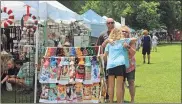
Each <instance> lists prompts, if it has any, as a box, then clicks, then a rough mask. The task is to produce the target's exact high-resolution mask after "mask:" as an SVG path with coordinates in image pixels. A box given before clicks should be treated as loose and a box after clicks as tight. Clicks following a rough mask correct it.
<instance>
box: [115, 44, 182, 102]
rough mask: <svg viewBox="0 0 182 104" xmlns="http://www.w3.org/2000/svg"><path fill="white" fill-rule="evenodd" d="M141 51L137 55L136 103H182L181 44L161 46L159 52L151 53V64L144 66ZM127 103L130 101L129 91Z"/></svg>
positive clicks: (126, 98) (126, 96) (126, 97)
mask: <svg viewBox="0 0 182 104" xmlns="http://www.w3.org/2000/svg"><path fill="white" fill-rule="evenodd" d="M141 51H142V49H140V52H137V53H136V60H137V68H136V77H135V79H136V81H135V85H136V95H135V102H136V103H149V102H150V103H180V102H181V44H173V45H171V44H168V45H167V44H165V45H160V46H159V47H158V52H151V64H143V56H142V54H141ZM115 100H116V97H115ZM125 101H130V96H129V91H128V89H126V93H125Z"/></svg>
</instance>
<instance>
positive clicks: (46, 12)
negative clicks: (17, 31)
mask: <svg viewBox="0 0 182 104" xmlns="http://www.w3.org/2000/svg"><path fill="white" fill-rule="evenodd" d="M25 5H29V6H31V8H30V13H31V14H33V15H35V16H36V17H38V16H39V18H40V20H47V19H48V18H50V19H53V20H81V19H82V18H81V16H80V15H78V14H77V13H75V12H73V11H72V10H70V9H68V8H67V7H65V6H64V5H62V4H61V3H59V2H58V1H1V7H4V6H5V7H8V8H9V9H12V10H13V14H14V16H15V20H21V18H22V16H23V15H24V14H26V11H27V10H26V7H25ZM1 18H2V19H4V18H7V14H5V13H1Z"/></svg>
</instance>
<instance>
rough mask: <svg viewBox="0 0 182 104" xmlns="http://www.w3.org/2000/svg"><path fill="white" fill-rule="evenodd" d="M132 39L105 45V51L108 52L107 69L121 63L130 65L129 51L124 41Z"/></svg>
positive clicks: (127, 41) (128, 41) (127, 40)
mask: <svg viewBox="0 0 182 104" xmlns="http://www.w3.org/2000/svg"><path fill="white" fill-rule="evenodd" d="M130 41H131V40H130V39H129V38H127V39H121V40H117V41H115V42H114V45H111V44H110V43H108V44H107V45H106V47H105V52H108V59H107V70H108V69H110V68H114V67H117V66H120V65H125V66H126V68H128V67H129V58H128V51H127V49H126V48H124V47H123V43H124V42H126V43H128V44H129V43H130Z"/></svg>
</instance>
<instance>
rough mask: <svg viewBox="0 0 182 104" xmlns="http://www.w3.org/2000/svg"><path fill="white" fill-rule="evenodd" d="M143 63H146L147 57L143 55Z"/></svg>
mask: <svg viewBox="0 0 182 104" xmlns="http://www.w3.org/2000/svg"><path fill="white" fill-rule="evenodd" d="M143 63H145V55H143Z"/></svg>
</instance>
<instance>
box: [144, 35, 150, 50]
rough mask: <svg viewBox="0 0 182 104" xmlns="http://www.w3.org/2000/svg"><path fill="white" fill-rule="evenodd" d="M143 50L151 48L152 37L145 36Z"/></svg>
mask: <svg viewBox="0 0 182 104" xmlns="http://www.w3.org/2000/svg"><path fill="white" fill-rule="evenodd" d="M142 43H143V48H149V47H150V46H151V37H150V36H148V35H147V36H143V37H142Z"/></svg>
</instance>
